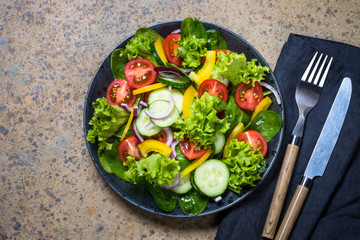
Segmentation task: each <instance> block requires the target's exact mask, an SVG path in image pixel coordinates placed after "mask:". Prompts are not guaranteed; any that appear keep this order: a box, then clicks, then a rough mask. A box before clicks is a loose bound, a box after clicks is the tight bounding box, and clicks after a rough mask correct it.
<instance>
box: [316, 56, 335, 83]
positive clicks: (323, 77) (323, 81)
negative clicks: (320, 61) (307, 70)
mask: <svg viewBox="0 0 360 240" xmlns="http://www.w3.org/2000/svg"><path fill="white" fill-rule="evenodd" d="M332 60H333V57H331V58H330V61H329V63H328V65H327V66H326V69H325V72H324V75H323V76H322V78H321V80H320V83H319V87H323V86H324V83H325V79H326V76H327V74H328V72H329V69H330V65H331V62H332Z"/></svg>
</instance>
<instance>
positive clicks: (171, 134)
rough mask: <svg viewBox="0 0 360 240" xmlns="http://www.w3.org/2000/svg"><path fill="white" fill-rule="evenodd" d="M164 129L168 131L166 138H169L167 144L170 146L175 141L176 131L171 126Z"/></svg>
mask: <svg viewBox="0 0 360 240" xmlns="http://www.w3.org/2000/svg"><path fill="white" fill-rule="evenodd" d="M163 130H164V132H165V133H166V138H167V141H166V143H165V144H166V145H168V146H169V147H170V146H171V143H172V142H173V141H174V133H173V131H172V130H171V128H170V127H166V128H163Z"/></svg>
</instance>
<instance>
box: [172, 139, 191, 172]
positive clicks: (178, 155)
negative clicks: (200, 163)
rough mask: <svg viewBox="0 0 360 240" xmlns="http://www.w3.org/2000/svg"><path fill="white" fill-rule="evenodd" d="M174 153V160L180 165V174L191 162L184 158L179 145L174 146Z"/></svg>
mask: <svg viewBox="0 0 360 240" xmlns="http://www.w3.org/2000/svg"><path fill="white" fill-rule="evenodd" d="M175 152H176V157H175V159H176V160H178V161H179V165H180V172H181V171H182V170H184V169H185V168H186V167H187V166H188V165H189V164H190V163H191V162H190V160H189V159H188V158H187V157H185V155H184V154H183V152H182V151H181V149H180V145H179V144H176V146H175Z"/></svg>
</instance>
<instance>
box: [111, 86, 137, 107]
mask: <svg viewBox="0 0 360 240" xmlns="http://www.w3.org/2000/svg"><path fill="white" fill-rule="evenodd" d="M106 99H107V101H108V103H109V104H110V105H119V106H120V105H121V104H122V103H126V104H127V105H128V106H129V107H131V106H132V105H133V104H134V103H135V100H136V96H135V95H133V94H132V88H131V87H130V86H129V84H128V83H127V82H126V81H125V80H124V79H116V80H114V81H112V82H111V83H110V85H109V87H108V89H107V91H106Z"/></svg>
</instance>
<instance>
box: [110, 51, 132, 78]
mask: <svg viewBox="0 0 360 240" xmlns="http://www.w3.org/2000/svg"><path fill="white" fill-rule="evenodd" d="M121 51H124V49H121V48H117V49H115V50H114V51H113V52H112V53H111V55H110V69H111V72H112V74H113V77H114V79H119V78H120V79H125V73H124V68H125V65H126V63H127V62H128V61H129V60H128V58H127V56H126V55H123V56H120V53H121Z"/></svg>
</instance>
